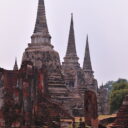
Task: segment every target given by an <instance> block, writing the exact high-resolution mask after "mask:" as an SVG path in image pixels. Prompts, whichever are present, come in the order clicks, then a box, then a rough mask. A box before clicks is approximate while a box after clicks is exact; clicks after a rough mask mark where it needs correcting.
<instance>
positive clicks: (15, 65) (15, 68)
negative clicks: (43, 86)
mask: <svg viewBox="0 0 128 128" xmlns="http://www.w3.org/2000/svg"><path fill="white" fill-rule="evenodd" d="M13 70H14V71H17V70H18V65H17V58H16V59H15V64H14V67H13Z"/></svg>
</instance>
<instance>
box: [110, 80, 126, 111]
mask: <svg viewBox="0 0 128 128" xmlns="http://www.w3.org/2000/svg"><path fill="white" fill-rule="evenodd" d="M127 94H128V81H127V80H125V79H119V80H117V81H116V82H114V83H113V84H112V90H111V92H110V112H111V113H114V112H116V111H118V110H119V108H120V106H121V104H122V101H123V99H124V97H125V96H126V95H127Z"/></svg>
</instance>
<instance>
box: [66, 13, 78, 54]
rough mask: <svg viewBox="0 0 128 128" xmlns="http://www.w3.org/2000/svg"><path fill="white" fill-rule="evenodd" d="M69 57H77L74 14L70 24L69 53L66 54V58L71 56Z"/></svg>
mask: <svg viewBox="0 0 128 128" xmlns="http://www.w3.org/2000/svg"><path fill="white" fill-rule="evenodd" d="M69 55H73V56H77V54H76V45H75V34H74V23H73V14H71V24H70V31H69V39H68V46H67V52H66V56H69Z"/></svg>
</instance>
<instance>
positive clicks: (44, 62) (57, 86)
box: [22, 43, 68, 100]
mask: <svg viewBox="0 0 128 128" xmlns="http://www.w3.org/2000/svg"><path fill="white" fill-rule="evenodd" d="M25 60H29V61H31V62H32V63H33V65H34V66H35V67H36V68H37V69H41V68H42V66H43V67H45V68H46V69H45V70H46V71H47V75H48V79H47V82H48V85H47V87H48V92H49V95H50V96H51V98H53V99H54V98H55V99H56V100H61V98H62V99H63V98H64V97H65V96H66V95H67V93H68V90H67V88H66V86H65V82H64V79H63V76H62V73H61V65H60V58H59V54H58V53H57V52H56V51H55V50H53V46H52V45H51V44H47V43H46V44H29V47H28V48H27V49H26V50H25V52H24V54H23V60H22V61H25Z"/></svg>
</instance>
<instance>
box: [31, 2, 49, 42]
mask: <svg viewBox="0 0 128 128" xmlns="http://www.w3.org/2000/svg"><path fill="white" fill-rule="evenodd" d="M31 39H32V43H34V44H35V43H38V44H40V43H41V44H46V43H47V44H50V42H51V36H50V34H49V31H48V26H47V20H46V14H45V5H44V0H39V2H38V10H37V18H36V24H35V29H34V33H33V35H32V37H31Z"/></svg>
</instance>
